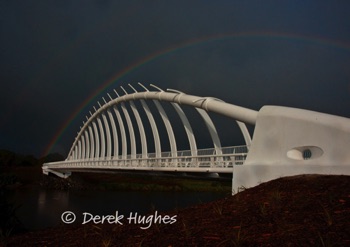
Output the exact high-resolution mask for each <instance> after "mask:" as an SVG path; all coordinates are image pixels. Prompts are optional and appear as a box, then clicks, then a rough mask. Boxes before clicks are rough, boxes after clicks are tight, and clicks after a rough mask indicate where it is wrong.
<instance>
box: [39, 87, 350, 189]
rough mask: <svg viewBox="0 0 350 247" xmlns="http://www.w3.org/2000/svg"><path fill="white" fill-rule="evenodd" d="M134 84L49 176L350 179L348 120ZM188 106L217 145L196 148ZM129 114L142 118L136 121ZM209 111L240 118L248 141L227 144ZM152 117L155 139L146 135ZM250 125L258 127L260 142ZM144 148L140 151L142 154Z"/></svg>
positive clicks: (247, 181) (48, 167) (94, 117)
mask: <svg viewBox="0 0 350 247" xmlns="http://www.w3.org/2000/svg"><path fill="white" fill-rule="evenodd" d="M129 86H130V88H131V90H132V91H133V92H132V93H128V92H127V91H126V90H125V89H124V88H123V87H121V89H122V90H123V91H124V95H122V96H120V95H119V94H118V92H117V91H116V90H114V92H115V94H116V96H115V98H113V97H112V96H110V95H109V94H108V97H109V99H108V102H107V101H106V100H105V98H103V101H104V104H103V105H101V104H100V103H99V102H98V105H99V108H98V109H96V108H95V107H94V110H95V111H94V113H91V112H90V117H86V121H85V122H83V126H82V127H81V129H80V131H79V132H78V134H77V136H76V138H75V141H74V143H73V145H72V147H71V149H70V152H69V154H68V157H67V159H66V160H65V161H61V162H51V163H45V164H44V165H43V173H44V174H48V173H53V174H56V175H58V176H60V177H63V178H66V177H68V176H69V175H70V174H71V172H72V171H85V170H90V171H91V170H96V171H98V170H129V171H130V170H140V171H162V172H207V173H233V191H236V189H237V188H238V187H240V186H245V187H250V186H254V185H256V184H258V183H259V182H264V181H268V180H270V179H273V178H277V177H280V176H286V175H295V174H305V173H318V174H348V175H350V169H348V168H349V165H350V152H348V147H350V119H348V118H343V117H338V116H332V115H328V114H324V113H319V112H313V111H307V110H301V109H295V108H287V107H279V106H264V107H263V108H262V109H260V111H254V110H251V109H247V108H244V107H240V106H236V105H233V104H230V103H226V102H223V101H221V100H219V99H216V98H213V97H198V96H194V95H187V94H185V93H183V92H180V91H177V90H172V89H168V90H167V91H163V90H162V89H160V88H158V87H156V86H154V85H152V84H151V85H150V86H151V87H152V89H153V90H154V91H149V90H148V88H146V87H145V86H144V85H142V84H140V83H139V86H140V87H142V89H143V90H142V92H138V91H137V90H136V89H135V88H134V87H132V86H131V85H129ZM136 101H139V103H138V106H139V107H137V106H136V104H135V102H136ZM149 103H151V104H154V107H155V108H156V109H157V111H158V113H157V114H159V115H158V119H161V120H158V121H157V122H156V120H155V118H154V113H152V111H151V110H150V108H149ZM165 103H168V104H170V105H171V106H172V108H173V109H174V112H176V114H177V116H178V117H179V119H180V121H181V123H182V126H183V128H184V133H186V136H185V137H183V136H182V137H179V136H175V134H174V130H173V126H172V123H171V121H170V118H169V117H168V115H167V113H166V111H165V109H164V107H163V105H162V104H165ZM182 105H187V106H190V107H194V108H195V109H196V111H197V112H198V115H199V116H200V117H201V118H202V120H203V121H204V123H205V125H206V127H207V130H208V133H209V134H210V137H211V140H212V148H209V149H198V148H197V143H196V137H195V135H194V131H193V128H192V125H191V124H190V121H189V119H188V118H187V116H186V114H185V112H184V111H183V109H182V108H181V106H182ZM140 108H141V109H142V111H143V112H142V113H143V116H145V117H143V118H144V119H143V118H142V117H141V115H140V113H141V112H140ZM130 109H131V112H132V114H133V119H135V121H132V120H131V116H130V115H131V114H130V113H131V112H130ZM208 112H214V113H217V114H220V115H223V116H226V117H228V118H229V119H233V120H234V121H236V122H237V125H238V127H239V128H240V130H241V132H242V134H243V137H244V140H245V144H244V145H242V146H231V147H222V146H221V140H220V138H219V135H218V132H217V129H216V127H215V125H214V123H213V121H212V120H211V118H210V116H209V114H208ZM145 119H147V120H146V121H147V124H148V126H150V129H151V133H152V138H150V137H149V136H146V131H145V125H144V124H145V122H144V121H145ZM135 123H136V124H135ZM161 124H162V125H163V126H164V128H165V129H166V133H167V138H166V139H167V141H168V144H169V145H168V146H169V147H170V150H166V151H164V150H162V143H164V142H161V138H160V136H159V132H158V130H159V126H160V125H161ZM245 124H251V125H255V129H254V138H253V140H252V138H251V136H250V134H249V132H248V130H247V127H246V125H245ZM125 125H126V126H125ZM135 125H136V126H137V127H136V126H135ZM135 131H138V134H136V133H135ZM135 134H136V135H135ZM148 134H149V133H148ZM136 137H138V138H136ZM179 138H182V139H184V138H185V139H186V141H188V144H189V147H190V149H189V150H185V151H182V150H178V148H177V144H178V140H179ZM150 143H151V144H152V145H154V146H153V148H154V150H155V152H154V153H149V152H148V148H149V145H151V144H150ZM137 147H140V150H138V151H137V150H136V149H137Z"/></svg>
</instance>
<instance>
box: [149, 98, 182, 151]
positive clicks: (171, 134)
mask: <svg viewBox="0 0 350 247" xmlns="http://www.w3.org/2000/svg"><path fill="white" fill-rule="evenodd" d="M153 102H154V104H155V105H156V107H157V109H158V111H159V114H160V116H161V118H162V120H163V122H164V125H165V128H166V131H167V133H168V138H169V143H170V151H171V157H176V156H177V146H176V139H175V135H174V131H173V128H172V126H171V123H170V121H169V118H168V115H167V114H166V112H165V111H164V108H163V106H162V105H161V104H160V103H159V102H158V101H157V100H153Z"/></svg>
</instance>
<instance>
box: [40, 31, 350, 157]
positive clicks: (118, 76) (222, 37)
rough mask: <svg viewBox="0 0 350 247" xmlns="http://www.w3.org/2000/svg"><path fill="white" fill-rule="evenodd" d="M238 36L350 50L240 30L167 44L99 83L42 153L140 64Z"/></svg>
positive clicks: (344, 45)
mask: <svg viewBox="0 0 350 247" xmlns="http://www.w3.org/2000/svg"><path fill="white" fill-rule="evenodd" d="M240 38H271V39H280V40H293V41H303V42H310V43H313V44H318V45H321V46H330V47H333V48H337V49H342V50H347V51H350V44H348V43H345V42H340V41H335V40H331V39H325V38H318V37H311V36H304V35H297V34H290V33H273V32H241V33H225V34H216V35H212V36H205V37H201V38H196V39H191V40H187V41H184V42H182V43H178V44H175V45H172V46H169V47H167V48H165V49H161V50H158V51H156V52H154V53H152V54H150V55H148V56H146V57H143V58H141V59H139V60H137V61H136V62H134V63H132V64H130V65H128V66H126V67H125V68H124V69H123V70H121V71H118V72H117V73H116V74H114V75H113V76H112V77H111V78H109V79H108V80H106V81H105V82H104V83H102V84H101V86H99V87H98V88H97V89H96V90H95V91H94V92H93V93H91V94H90V95H89V96H88V97H87V98H86V100H84V101H83V102H82V103H81V104H80V105H78V107H77V108H76V109H75V110H74V111H73V112H72V113H71V114H70V115H69V117H68V118H67V119H66V120H65V121H64V122H63V124H62V125H61V127H60V128H59V129H58V130H57V132H56V134H55V135H54V136H53V137H52V139H51V140H50V142H49V144H48V145H47V147H46V148H45V149H44V152H43V155H42V156H45V155H47V154H49V152H50V151H51V149H52V148H53V147H54V145H55V144H56V143H57V142H58V141H59V140H60V138H61V137H62V135H63V133H64V132H65V130H66V129H67V128H68V127H69V126H70V124H71V123H72V121H73V120H74V119H75V117H76V116H77V115H78V114H79V113H80V112H81V111H82V110H83V109H84V108H85V107H86V106H87V105H88V104H90V103H91V102H92V101H94V100H95V99H96V97H97V96H98V95H99V94H100V93H101V92H103V91H104V90H105V89H106V88H108V87H110V86H111V85H112V84H113V83H115V82H117V81H118V80H120V79H122V78H123V77H125V76H126V75H128V74H130V73H132V72H133V71H135V70H136V69H138V68H140V67H141V66H143V65H145V64H147V63H149V62H151V61H154V60H156V59H160V58H162V57H164V56H166V55H169V54H172V53H175V52H177V51H179V50H183V49H186V48H191V47H193V46H196V45H199V44H206V43H210V42H214V41H222V40H229V39H240Z"/></svg>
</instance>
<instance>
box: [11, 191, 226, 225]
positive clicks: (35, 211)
mask: <svg viewBox="0 0 350 247" xmlns="http://www.w3.org/2000/svg"><path fill="white" fill-rule="evenodd" d="M225 195H226V193H218V192H155V191H153V192H143V191H128V192H123V191H74V192H69V191H53V190H45V189H42V188H40V187H36V188H31V189H25V190H23V189H22V190H19V191H16V192H15V193H14V194H13V195H12V198H11V201H13V202H15V203H16V205H20V207H19V209H18V212H17V216H18V218H19V219H20V221H21V222H22V223H23V224H24V226H25V227H26V228H28V229H43V228H47V227H54V226H57V225H60V224H62V222H61V214H62V213H63V212H65V211H67V210H68V211H72V212H74V213H75V214H76V215H77V221H76V222H77V223H81V222H82V215H83V213H84V212H89V213H91V214H94V215H106V214H114V213H115V211H119V212H120V213H121V214H124V215H125V214H129V213H130V212H138V213H140V214H146V213H150V212H151V211H152V210H158V211H167V210H172V209H175V208H183V207H186V206H189V205H193V204H198V203H201V202H207V201H212V200H216V199H218V198H222V197H224V196H225Z"/></svg>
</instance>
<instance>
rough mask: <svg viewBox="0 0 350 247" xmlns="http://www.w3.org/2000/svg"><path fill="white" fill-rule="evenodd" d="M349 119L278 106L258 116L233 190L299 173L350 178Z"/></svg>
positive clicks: (268, 108)
mask: <svg viewBox="0 0 350 247" xmlns="http://www.w3.org/2000/svg"><path fill="white" fill-rule="evenodd" d="M349 147H350V119H348V118H344V117H339V116H333V115H329V114H324V113H319V112H314V111H308V110H302V109H296V108H289V107H279V106H264V107H263V108H261V110H260V111H259V113H258V117H257V121H256V127H255V130H254V136H253V141H252V145H251V148H250V150H249V152H248V156H247V159H246V161H245V162H244V164H243V165H236V166H234V170H233V184H232V189H233V191H234V193H235V192H237V189H238V188H239V187H242V186H243V187H246V188H248V187H252V186H256V185H258V184H259V183H262V182H266V181H269V180H272V179H277V178H280V177H283V176H293V175H299V174H338V175H342V174H344V175H350V152H349Z"/></svg>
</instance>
